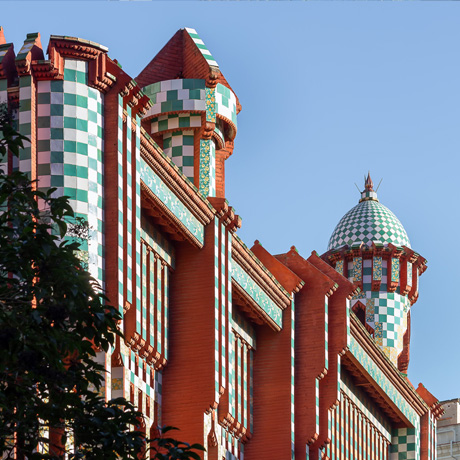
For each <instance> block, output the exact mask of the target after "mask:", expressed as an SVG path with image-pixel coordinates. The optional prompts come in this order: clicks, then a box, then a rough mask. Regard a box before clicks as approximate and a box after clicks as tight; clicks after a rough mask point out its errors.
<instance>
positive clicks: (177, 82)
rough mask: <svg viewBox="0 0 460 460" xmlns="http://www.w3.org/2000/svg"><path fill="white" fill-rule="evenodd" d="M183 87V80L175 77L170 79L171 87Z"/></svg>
mask: <svg viewBox="0 0 460 460" xmlns="http://www.w3.org/2000/svg"><path fill="white" fill-rule="evenodd" d="M182 88H183V80H182V79H180V78H177V79H175V80H171V89H180V90H181V89H182Z"/></svg>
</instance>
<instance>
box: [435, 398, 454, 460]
mask: <svg viewBox="0 0 460 460" xmlns="http://www.w3.org/2000/svg"><path fill="white" fill-rule="evenodd" d="M439 404H440V405H441V406H442V408H443V409H444V414H443V415H442V417H441V418H440V419H439V420H438V430H437V454H438V459H439V460H442V459H445V458H448V459H460V399H458V398H457V399H449V400H448V401H442V402H440V403H439Z"/></svg>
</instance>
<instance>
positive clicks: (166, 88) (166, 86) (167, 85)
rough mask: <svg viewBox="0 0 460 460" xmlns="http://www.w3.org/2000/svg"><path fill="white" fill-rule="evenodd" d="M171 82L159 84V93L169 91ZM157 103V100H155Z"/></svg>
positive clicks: (166, 81)
mask: <svg viewBox="0 0 460 460" xmlns="http://www.w3.org/2000/svg"><path fill="white" fill-rule="evenodd" d="M172 81H173V80H165V81H162V82H161V86H160V87H161V91H170V90H171V85H172ZM157 102H158V100H157Z"/></svg>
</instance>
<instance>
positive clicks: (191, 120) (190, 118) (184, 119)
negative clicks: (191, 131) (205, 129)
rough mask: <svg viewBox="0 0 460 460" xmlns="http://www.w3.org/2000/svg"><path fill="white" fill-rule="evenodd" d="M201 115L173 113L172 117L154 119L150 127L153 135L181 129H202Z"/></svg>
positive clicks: (163, 116) (164, 116)
mask: <svg viewBox="0 0 460 460" xmlns="http://www.w3.org/2000/svg"><path fill="white" fill-rule="evenodd" d="M200 127H201V115H200V114H196V115H195V114H193V113H192V114H190V113H178V114H177V113H173V114H170V115H160V116H159V117H157V118H153V119H152V123H151V125H150V128H151V132H152V134H156V133H160V132H163V131H168V130H172V129H181V128H197V129H198V128H200Z"/></svg>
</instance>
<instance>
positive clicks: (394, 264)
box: [391, 257, 399, 283]
mask: <svg viewBox="0 0 460 460" xmlns="http://www.w3.org/2000/svg"><path fill="white" fill-rule="evenodd" d="M391 282H392V283H399V259H398V258H396V257H392V258H391Z"/></svg>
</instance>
